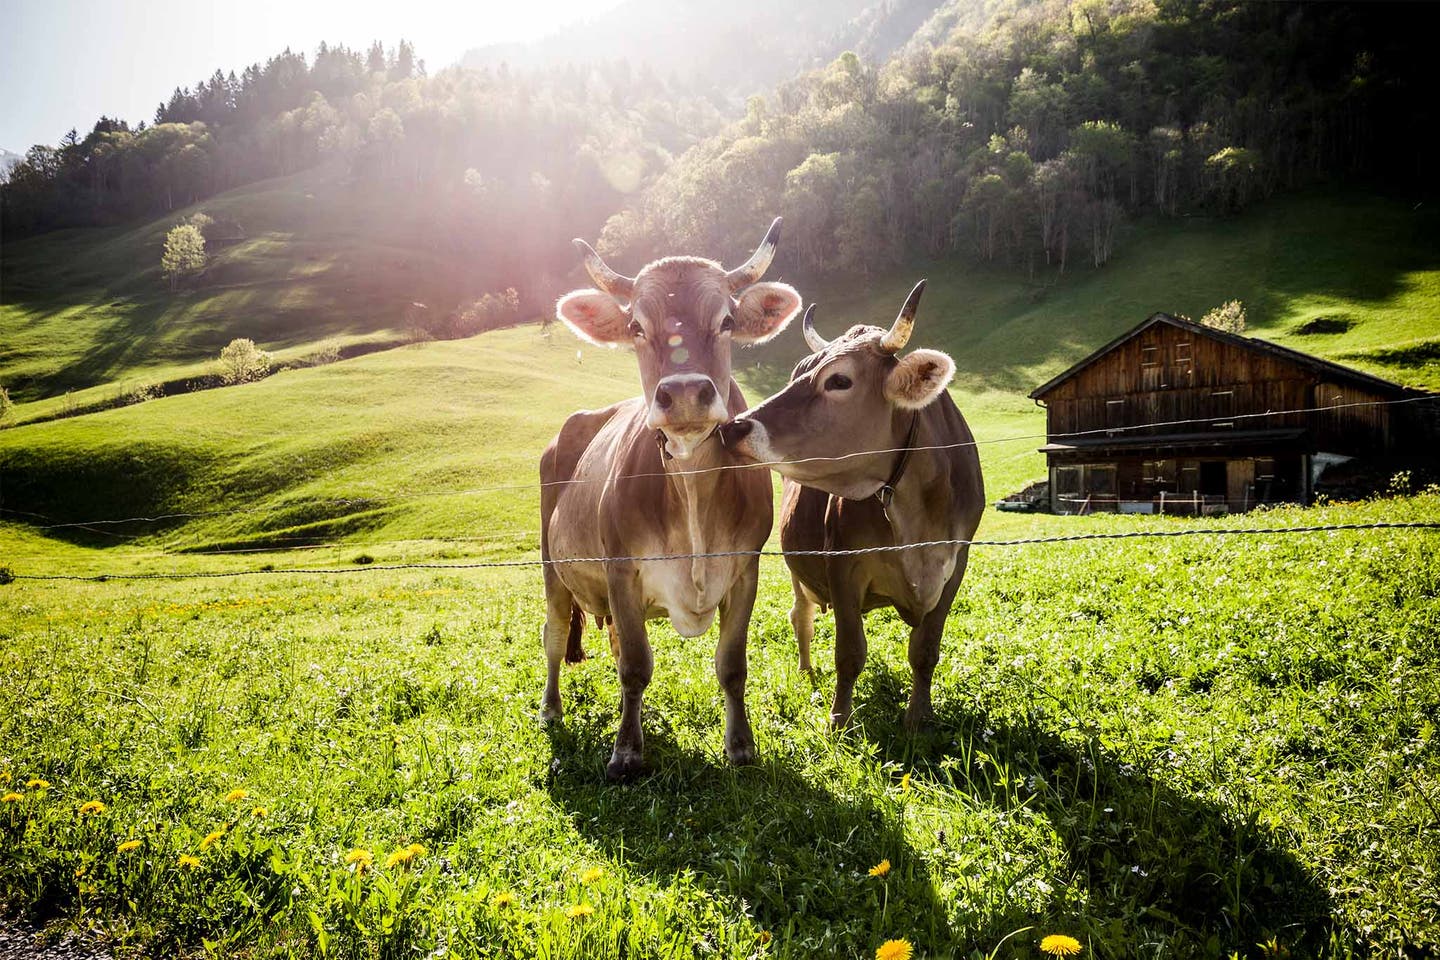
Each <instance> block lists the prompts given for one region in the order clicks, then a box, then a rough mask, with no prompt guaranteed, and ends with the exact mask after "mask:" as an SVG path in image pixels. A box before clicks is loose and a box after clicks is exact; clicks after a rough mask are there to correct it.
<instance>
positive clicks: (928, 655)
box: [905, 550, 966, 730]
mask: <svg viewBox="0 0 1440 960" xmlns="http://www.w3.org/2000/svg"><path fill="white" fill-rule="evenodd" d="M965 559H966V557H965V552H964V551H963V550H962V552H961V554H960V559H959V560H958V561H957V562H956V564H955V573H954V574H952V575H951V577H950V582H949V583H947V584H945V589H944V590H942V591H941V592H940V600H939V602H938V603H936V604H935V606H934V607H933V608H931V610H930V612H929V613H927V614H925V616H924V617H923V618H922V619H921V621H920V622H919V623H917V624H916V625H915V626H914V628H913V629H911V631H910V673H911V684H910V705H909V706H908V707H906V708H905V727H906V729H909V730H920V729H923V728H925V727H927V726H929V725H930V723H931V722H932V721H933V720H934V719H935V710H934V708H933V707H932V706H931V703H930V683H931V679H932V678H933V677H934V676H935V665H936V664H937V663H939V662H940V641H941V640H942V639H943V638H944V636H945V619H946V618H947V617H948V616H949V615H950V605H951V604H952V603H954V601H955V591H957V590H959V589H960V581H961V579H962V578H963V577H964V576H965Z"/></svg>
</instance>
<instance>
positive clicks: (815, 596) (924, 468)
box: [721, 280, 985, 729]
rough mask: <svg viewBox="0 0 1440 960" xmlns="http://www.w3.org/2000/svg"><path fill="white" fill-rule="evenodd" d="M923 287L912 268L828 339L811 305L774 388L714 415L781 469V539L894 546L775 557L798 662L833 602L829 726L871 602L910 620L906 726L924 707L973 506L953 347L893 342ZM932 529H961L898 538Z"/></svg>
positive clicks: (845, 701)
mask: <svg viewBox="0 0 1440 960" xmlns="http://www.w3.org/2000/svg"><path fill="white" fill-rule="evenodd" d="M924 289H925V281H923V280H922V281H920V282H919V283H917V284H916V285H915V288H914V289H913V290H911V291H910V295H909V297H907V298H906V300H905V305H904V306H903V307H902V308H901V309H900V313H899V315H898V316H897V317H896V318H895V322H894V323H893V324H891V326H890V328H889V329H888V330H887V329H884V328H881V327H872V326H866V325H858V326H854V327H851V328H850V329H849V330H848V331H847V332H846V333H845V334H844V335H842V336H840V337H838V338H836V339H835V340H830V341H827V340H826V339H825V338H823V337H821V336H820V334H818V333H817V332H816V331H815V325H814V311H815V307H814V306H813V305H812V306H811V307H810V308H809V309H808V310H807V311H806V313H805V318H804V320H803V321H802V329H803V331H804V333H805V342H806V343H807V344H809V346H810V349H811V350H813V351H814V352H813V353H812V354H810V356H808V357H806V358H805V359H804V360H801V361H800V363H799V364H798V365H797V366H796V367H795V371H794V373H793V374H791V378H790V384H789V385H788V386H787V387H785V389H783V390H781V391H780V392H779V393H777V394H775V395H774V396H772V397H770V398H769V399H768V400H766V401H765V402H763V403H761V404H760V405H759V406H756V407H753V408H751V409H749V410H746V411H745V412H744V413H742V414H741V415H740V416H738V417H736V418H735V419H734V420H732V421H730V422H729V423H728V424H726V425H725V426H724V427H722V428H721V438H722V439H723V440H724V442H725V445H726V446H727V447H728V448H729V449H731V450H732V451H734V452H735V453H737V454H739V455H740V456H741V457H746V458H749V459H751V460H754V461H757V462H761V463H766V464H768V465H769V466H770V467H772V468H773V469H774V470H776V471H777V472H779V473H780V475H781V476H782V477H784V483H783V493H782V501H781V508H780V542H781V545H782V546H783V547H784V549H785V550H787V551H793V550H798V551H819V550H825V551H830V550H836V551H843V550H866V549H869V548H897V547H898V548H900V549H881V550H876V551H874V552H869V553H857V554H850V555H839V556H787V557H786V558H785V560H786V563H788V564H789V566H790V576H791V581H792V583H793V586H794V590H795V606H794V607H793V608H792V609H791V611H790V622H791V624H792V625H793V626H794V628H795V637H796V640H797V641H798V643H799V647H800V666H801V667H802V668H803V669H805V670H807V671H808V670H809V669H810V641H811V640H812V639H813V638H814V635H815V614H816V612H817V610H821V609H823V608H824V607H826V606H829V607H833V608H834V610H835V700H834V703H833V705H832V706H831V708H830V720H831V723H832V724H833V725H835V726H836V727H845V726H847V725H848V724H849V722H850V716H851V712H852V709H853V697H854V691H855V680H856V677H858V676H859V674H860V670H861V669H862V668H863V667H864V665H865V653H866V642H865V625H864V620H863V615H864V613H865V611H867V610H872V609H875V608H877V607H894V608H895V610H896V611H897V612H898V613H899V614H900V617H901V619H903V620H904V621H905V622H906V623H907V624H908V625H909V626H910V648H909V659H910V668H911V671H912V672H913V675H914V682H913V685H912V687H911V690H910V704H909V706H908V708H907V709H906V711H905V722H906V726H908V727H910V728H911V729H915V728H918V727H921V726H924V725H925V724H926V723H928V722H929V720H930V719H931V718H932V717H933V710H932V707H931V700H930V683H931V678H932V676H933V674H934V672H935V665H936V664H937V663H938V662H939V659H940V640H941V637H942V635H943V634H944V630H945V618H946V616H947V615H948V614H949V612H950V605H951V603H952V601H953V600H954V598H955V592H956V590H957V589H959V587H960V581H961V578H963V577H964V576H965V565H966V561H967V559H968V557H969V545H968V541H969V540H970V539H971V538H972V537H973V536H974V534H975V528H976V527H977V526H979V523H980V515H981V513H982V511H983V510H984V508H985V490H984V485H983V483H982V482H981V478H980V458H979V456H978V455H977V453H976V450H975V443H974V438H973V437H972V435H971V433H970V428H969V426H968V425H967V424H966V423H965V418H964V417H963V416H961V414H960V410H959V408H958V407H956V406H955V401H954V400H952V399H951V398H950V395H949V393H947V392H946V390H945V387H946V385H947V384H949V382H950V378H951V377H952V376H953V375H954V373H955V363H954V361H953V360H951V359H950V357H949V356H947V355H946V354H944V353H941V352H940V351H938V350H913V351H911V352H910V353H908V354H906V355H904V356H900V355H899V353H900V351H901V350H902V349H904V347H905V345H906V344H907V343H908V342H909V341H910V334H911V331H912V329H913V328H914V323H915V311H916V308H917V307H918V306H919V303H920V294H921V293H922V291H924ZM933 541H961V542H960V543H958V544H941V545H935V546H914V547H912V546H910V545H912V544H922V543H930V542H933Z"/></svg>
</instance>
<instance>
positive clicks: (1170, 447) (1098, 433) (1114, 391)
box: [1030, 313, 1437, 513]
mask: <svg viewBox="0 0 1440 960" xmlns="http://www.w3.org/2000/svg"><path fill="white" fill-rule="evenodd" d="M1030 396H1031V398H1033V399H1034V400H1035V401H1036V402H1037V403H1039V404H1040V405H1042V406H1044V407H1045V409H1046V412H1047V415H1048V428H1047V435H1048V436H1047V440H1048V442H1047V443H1046V444H1045V446H1043V447H1041V448H1040V449H1041V451H1042V452H1043V453H1044V454H1045V455H1046V458H1047V460H1048V462H1049V468H1050V501H1051V503H1050V505H1051V509H1053V510H1054V511H1055V512H1057V513H1086V512H1092V511H1109V512H1114V511H1120V512H1125V513H1162V512H1163V513H1226V512H1233V511H1243V510H1248V509H1250V508H1252V507H1254V506H1255V505H1257V504H1264V503H1278V502H1299V503H1308V502H1310V500H1311V497H1312V495H1313V490H1314V484H1315V480H1316V478H1317V477H1318V476H1319V475H1320V473H1321V472H1322V471H1323V470H1324V469H1325V468H1326V467H1328V466H1330V465H1333V464H1337V463H1342V462H1345V461H1346V460H1349V459H1352V458H1357V457H1372V456H1373V457H1388V456H1391V455H1393V454H1395V453H1396V452H1397V451H1398V450H1400V449H1401V448H1403V447H1406V446H1413V445H1415V444H1417V443H1418V442H1419V438H1420V437H1421V436H1424V435H1427V434H1431V433H1433V432H1434V431H1433V425H1434V424H1433V421H1434V417H1435V413H1434V411H1436V409H1437V404H1436V403H1435V402H1433V400H1434V399H1437V398H1434V395H1432V394H1427V393H1424V392H1423V391H1418V390H1413V389H1410V388H1407V387H1402V386H1400V385H1399V384H1395V383H1391V382H1389V381H1387V380H1382V379H1380V378H1378V377H1372V376H1370V375H1368V374H1365V373H1361V372H1359V371H1358V370H1351V369H1349V368H1348V367H1343V366H1340V365H1339V364H1335V363H1331V362H1329V361H1326V360H1321V359H1320V358H1318V357H1312V356H1310V355H1309V354H1305V353H1301V352H1299V351H1298V350H1291V349H1288V348H1286V347H1282V346H1279V345H1277V344H1274V343H1269V342H1266V341H1264V340H1255V339H1251V338H1249V337H1243V336H1238V335H1236V334H1231V333H1225V332H1222V331H1220V330H1215V329H1212V328H1210V327H1206V326H1203V325H1201V324H1198V323H1195V322H1193V321H1191V320H1187V319H1184V318H1182V317H1174V316H1170V315H1169V314H1164V313H1157V314H1155V315H1154V316H1152V317H1150V318H1149V319H1148V320H1146V321H1145V322H1144V323H1142V324H1140V325H1139V326H1137V327H1135V328H1134V329H1133V330H1131V331H1129V332H1128V333H1126V334H1124V335H1122V336H1120V337H1118V338H1116V339H1115V340H1112V341H1111V342H1110V343H1107V344H1106V345H1105V346H1103V347H1101V348H1100V349H1099V350H1096V351H1095V352H1094V353H1092V354H1091V355H1090V356H1088V357H1086V358H1085V359H1084V360H1081V361H1080V362H1079V363H1077V364H1076V365H1075V366H1073V367H1071V368H1070V369H1069V370H1066V371H1065V372H1064V373H1062V374H1060V375H1059V376H1058V377H1055V378H1054V379H1053V380H1051V381H1050V382H1048V383H1046V384H1044V385H1042V386H1040V387H1038V388H1037V389H1036V390H1035V391H1034V392H1032V393H1031V394H1030ZM1427 397H1428V398H1432V400H1431V401H1429V402H1426V401H1424V400H1423V398H1427ZM1394 400H1407V401H1412V402H1409V403H1405V404H1398V405H1396V404H1387V403H1382V402H1381V401H1394ZM1421 408H1424V409H1421ZM1276 411H1289V412H1276Z"/></svg>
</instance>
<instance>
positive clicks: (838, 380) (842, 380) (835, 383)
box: [825, 373, 851, 390]
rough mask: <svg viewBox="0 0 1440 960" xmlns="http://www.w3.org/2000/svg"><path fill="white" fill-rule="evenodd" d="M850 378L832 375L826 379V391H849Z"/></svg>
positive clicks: (836, 374) (840, 374)
mask: <svg viewBox="0 0 1440 960" xmlns="http://www.w3.org/2000/svg"><path fill="white" fill-rule="evenodd" d="M850 386H851V384H850V378H849V377H847V376H845V374H843V373H832V374H830V376H828V377H826V378H825V389H826V390H849V389H850Z"/></svg>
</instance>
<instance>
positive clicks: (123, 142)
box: [0, 41, 724, 288]
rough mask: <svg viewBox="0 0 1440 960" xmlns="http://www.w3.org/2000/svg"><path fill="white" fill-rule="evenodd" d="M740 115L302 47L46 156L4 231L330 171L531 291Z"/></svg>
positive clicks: (704, 101) (635, 91)
mask: <svg viewBox="0 0 1440 960" xmlns="http://www.w3.org/2000/svg"><path fill="white" fill-rule="evenodd" d="M723 107H724V100H723V98H722V97H721V96H719V95H718V94H713V93H711V92H709V91H707V90H705V89H704V88H703V87H701V86H699V85H694V84H686V83H683V82H681V81H678V80H675V79H666V78H661V77H658V76H656V75H654V74H653V73H651V72H649V71H647V70H644V69H636V68H633V67H631V66H630V65H629V64H628V63H624V62H618V63H609V64H601V65H597V66H590V67H585V68H583V69H581V68H578V67H563V68H552V69H535V70H529V71H523V72H522V71H511V70H509V69H508V68H506V67H505V66H503V65H502V66H500V67H498V68H495V69H480V70H460V69H448V70H444V71H441V72H440V73H438V74H436V75H434V76H431V75H429V74H428V73H427V71H426V69H425V65H424V62H423V61H422V60H420V59H419V58H418V57H416V55H415V51H414V50H413V49H412V47H411V46H410V44H409V43H407V42H404V41H401V43H400V44H399V46H398V47H397V48H395V49H392V50H386V49H384V48H383V47H381V46H380V45H379V44H376V45H374V46H372V47H371V48H370V49H369V50H368V51H364V52H361V51H357V50H352V49H349V48H347V47H344V46H329V45H325V44H322V45H321V46H320V48H319V49H318V51H317V52H316V53H315V54H314V56H313V58H310V57H307V56H306V55H305V54H303V53H294V52H291V51H289V50H287V51H285V52H284V53H281V54H280V55H278V56H275V57H272V58H271V59H269V60H268V61H266V62H265V63H264V64H255V65H253V66H250V67H248V68H246V69H245V70H244V71H242V72H241V74H240V75H239V76H236V75H235V74H233V73H231V74H228V75H227V74H222V73H221V72H219V71H216V73H215V74H214V75H212V76H211V77H210V78H208V79H206V80H203V81H201V82H199V83H197V84H195V85H194V86H193V87H187V88H183V89H176V90H175V92H174V93H173V94H172V95H171V96H170V98H169V99H168V100H167V101H166V102H164V103H161V104H160V105H159V107H158V108H157V110H156V113H155V117H154V122H153V123H149V124H146V123H141V124H139V125H137V126H136V127H134V128H131V127H130V125H129V124H128V123H126V122H125V121H123V120H117V119H114V118H110V117H102V118H100V120H99V121H97V122H96V124H95V126H94V128H93V129H92V130H91V131H90V132H89V133H87V134H86V135H84V136H83V137H82V136H80V135H78V133H77V132H76V131H73V130H72V131H71V132H70V133H69V134H67V135H66V136H65V137H64V138H63V139H62V140H61V142H60V143H59V145H58V146H55V147H50V146H45V145H39V146H35V147H32V148H31V149H30V150H29V152H28V153H27V154H26V156H25V159H24V160H23V161H22V162H21V163H19V164H18V165H17V166H16V167H15V168H14V169H13V170H12V171H11V172H10V175H9V176H8V178H7V180H6V182H4V183H3V185H0V200H3V228H4V230H5V234H6V236H9V237H13V236H17V235H23V234H27V233H35V232H40V231H44V230H50V229H55V228H59V227H72V226H91V225H105V224H114V223H121V222H126V221H130V220H134V219H138V218H142V217H144V218H149V217H154V216H157V215H164V214H165V213H167V212H170V211H172V210H178V209H180V208H182V207H185V206H187V205H190V204H193V203H196V202H199V201H202V200H204V199H205V198H207V197H209V196H212V195H213V194H215V193H218V192H220V191H222V190H227V189H230V188H232V187H236V186H240V185H243V184H247V183H251V182H255V181H258V180H262V179H265V178H268V177H274V176H280V175H286V174H291V173H295V172H298V171H300V170H304V169H307V168H310V167H314V166H316V165H319V164H329V165H333V166H334V167H335V168H336V169H337V170H338V171H339V173H340V176H341V177H342V179H344V180H347V181H348V182H349V183H351V184H352V185H353V186H355V187H356V188H357V189H359V190H364V191H367V192H369V193H370V194H372V195H384V196H387V197H394V198H397V200H399V201H403V203H404V205H405V206H406V207H407V208H409V209H411V210H416V211H420V212H421V213H422V215H423V219H424V221H425V223H426V230H425V241H424V242H426V243H428V244H429V245H430V246H431V247H433V248H434V249H436V250H439V251H443V252H449V253H454V254H456V255H457V256H459V257H462V258H464V259H465V260H466V261H467V262H471V263H479V264H483V265H484V268H485V272H486V273H487V274H490V275H491V278H492V280H493V281H494V282H495V283H498V286H499V287H502V288H503V287H505V286H509V285H512V284H515V283H516V280H520V281H521V284H517V285H523V286H525V287H527V288H529V287H533V286H534V283H525V282H524V281H525V280H526V279H527V278H531V279H536V278H543V277H547V276H551V275H553V274H555V273H557V272H564V271H568V270H569V269H570V268H571V267H573V266H574V262H573V261H574V256H573V251H572V250H571V249H570V246H569V238H570V237H572V236H574V235H575V234H576V233H586V234H589V235H592V236H593V235H595V234H598V233H599V230H600V227H601V226H602V225H603V223H604V221H605V219H606V218H607V217H608V216H609V215H610V214H611V213H613V212H614V211H615V210H616V209H618V208H619V207H620V206H621V204H622V201H623V198H624V196H625V195H627V194H629V193H633V192H635V191H637V190H638V189H639V188H640V187H641V186H643V185H644V184H645V183H647V182H648V181H650V180H652V179H653V178H654V177H655V176H656V175H657V174H658V172H659V171H660V170H661V169H663V168H664V167H665V166H667V165H668V164H669V162H670V160H671V158H672V157H673V156H674V155H678V154H682V153H684V152H685V150H686V149H688V148H689V147H690V146H692V145H693V144H694V143H696V142H697V141H698V140H700V139H701V138H703V137H705V136H708V135H710V134H713V133H714V132H716V131H718V130H719V129H721V127H722V125H723V123H724V114H723V113H722V109H723ZM242 226H243V225H242ZM509 278H515V279H509ZM501 281H503V282H501Z"/></svg>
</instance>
